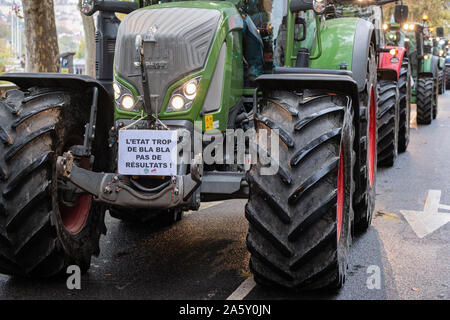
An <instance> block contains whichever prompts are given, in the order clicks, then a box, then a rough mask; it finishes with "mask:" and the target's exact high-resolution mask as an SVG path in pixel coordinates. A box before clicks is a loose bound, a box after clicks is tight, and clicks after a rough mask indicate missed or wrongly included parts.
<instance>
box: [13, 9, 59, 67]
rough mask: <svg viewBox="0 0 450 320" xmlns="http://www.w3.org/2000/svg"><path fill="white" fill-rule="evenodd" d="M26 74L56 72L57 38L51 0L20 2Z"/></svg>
mask: <svg viewBox="0 0 450 320" xmlns="http://www.w3.org/2000/svg"><path fill="white" fill-rule="evenodd" d="M22 6H23V13H24V18H25V35H26V48H27V50H26V66H25V71H26V72H57V71H58V64H57V60H56V55H57V54H58V52H59V50H58V37H57V34H56V25H55V12H54V7H53V0H22Z"/></svg>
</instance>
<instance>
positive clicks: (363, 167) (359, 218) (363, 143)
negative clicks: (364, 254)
mask: <svg viewBox="0 0 450 320" xmlns="http://www.w3.org/2000/svg"><path fill="white" fill-rule="evenodd" d="M366 77H367V81H366V83H367V84H366V88H365V89H364V92H361V93H360V103H359V104H360V107H361V114H360V136H361V138H360V150H361V151H360V163H359V165H357V166H356V169H358V170H359V171H358V173H359V175H358V177H357V179H358V180H359V181H358V182H359V185H360V187H359V189H357V190H356V191H355V195H354V206H353V208H354V212H355V219H354V232H356V233H363V232H365V231H366V230H367V229H368V228H369V227H370V225H371V223H372V217H373V211H374V210H375V194H376V176H377V154H378V153H377V148H378V143H377V141H378V139H377V136H378V131H377V114H378V111H377V110H378V107H377V105H378V98H377V89H376V88H377V64H376V60H375V49H374V45H372V46H371V48H370V55H369V57H368V59H367V76H366Z"/></svg>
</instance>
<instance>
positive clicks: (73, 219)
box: [59, 158, 92, 234]
mask: <svg viewBox="0 0 450 320" xmlns="http://www.w3.org/2000/svg"><path fill="white" fill-rule="evenodd" d="M79 165H80V167H81V168H83V169H89V167H90V165H89V158H83V159H81V161H80V163H79ZM91 204H92V195H89V194H85V195H81V196H80V197H79V198H78V200H77V204H76V205H75V206H71V207H68V206H65V205H63V204H62V203H59V215H60V217H61V221H62V224H63V226H64V228H65V229H66V230H67V231H68V232H69V233H71V234H77V233H79V232H80V231H81V230H82V229H83V227H84V225H85V224H86V220H87V218H88V216H89V211H90V209H91Z"/></svg>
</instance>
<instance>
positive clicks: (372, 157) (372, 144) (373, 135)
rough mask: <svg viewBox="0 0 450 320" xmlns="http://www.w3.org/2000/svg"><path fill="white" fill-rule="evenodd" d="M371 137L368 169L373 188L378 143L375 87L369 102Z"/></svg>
mask: <svg viewBox="0 0 450 320" xmlns="http://www.w3.org/2000/svg"><path fill="white" fill-rule="evenodd" d="M369 103H370V105H369V113H370V114H369V116H370V119H369V137H368V155H369V161H368V169H369V185H370V188H372V186H373V178H374V172H375V143H376V141H375V140H376V124H375V116H376V115H375V94H374V88H373V86H372V87H371V88H370V101H369Z"/></svg>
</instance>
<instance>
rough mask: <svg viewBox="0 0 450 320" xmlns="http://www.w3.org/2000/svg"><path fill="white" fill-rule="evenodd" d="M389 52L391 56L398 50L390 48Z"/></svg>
mask: <svg viewBox="0 0 450 320" xmlns="http://www.w3.org/2000/svg"><path fill="white" fill-rule="evenodd" d="M389 53H390V55H391V56H396V55H397V53H398V50H397V49H391V50H389Z"/></svg>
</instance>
